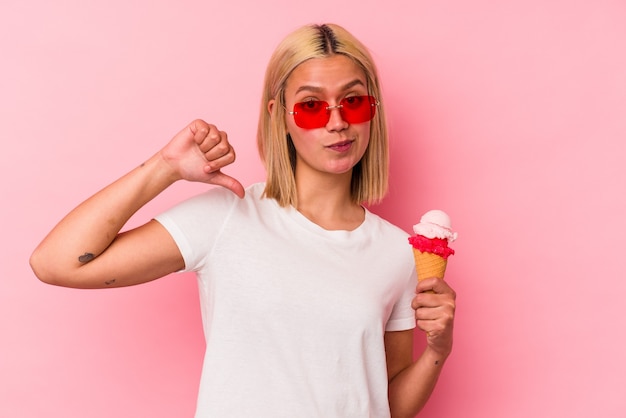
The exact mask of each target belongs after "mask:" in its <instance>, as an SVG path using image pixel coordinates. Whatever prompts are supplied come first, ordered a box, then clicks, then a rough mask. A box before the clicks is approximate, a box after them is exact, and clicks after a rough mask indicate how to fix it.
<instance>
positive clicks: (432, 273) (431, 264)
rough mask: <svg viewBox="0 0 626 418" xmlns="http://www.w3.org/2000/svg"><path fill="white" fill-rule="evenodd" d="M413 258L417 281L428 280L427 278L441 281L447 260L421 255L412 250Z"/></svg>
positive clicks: (419, 252)
mask: <svg viewBox="0 0 626 418" xmlns="http://www.w3.org/2000/svg"><path fill="white" fill-rule="evenodd" d="M413 257H414V258H415V269H416V270H417V280H418V281H420V280H424V279H428V278H429V277H437V278H438V279H443V276H444V274H445V273H446V265H447V264H448V260H446V259H444V258H443V257H441V256H439V255H437V254H433V253H423V252H421V251H419V250H417V249H415V248H413Z"/></svg>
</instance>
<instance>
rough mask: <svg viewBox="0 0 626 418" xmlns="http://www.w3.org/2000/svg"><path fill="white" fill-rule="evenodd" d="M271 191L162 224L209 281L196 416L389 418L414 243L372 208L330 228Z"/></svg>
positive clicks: (184, 207)
mask: <svg viewBox="0 0 626 418" xmlns="http://www.w3.org/2000/svg"><path fill="white" fill-rule="evenodd" d="M263 190H264V184H261V183H259V184H255V185H253V186H251V187H249V188H248V189H247V190H246V197H245V198H244V199H239V198H238V197H237V196H235V195H234V194H233V193H231V192H230V191H228V190H226V189H222V188H215V189H212V190H210V191H208V192H206V193H204V194H201V195H199V196H196V197H194V198H192V199H190V200H188V201H186V202H183V203H181V204H179V205H178V206H176V207H174V208H172V209H170V210H168V211H167V212H165V213H163V214H161V215H160V216H158V217H157V218H156V219H157V220H158V221H159V222H160V223H161V224H162V225H164V226H165V228H167V230H168V231H169V232H170V234H171V235H172V237H173V238H174V239H175V241H176V243H177V245H178V247H179V248H180V251H181V253H182V255H183V258H184V260H185V270H186V271H195V272H197V275H198V283H199V289H200V303H201V309H202V319H203V325H204V332H205V338H206V343H207V345H206V353H205V358H204V365H203V370H202V378H201V382H200V389H199V395H198V405H197V411H196V417H197V418H200V417H202V418H204V417H218V418H230V417H257V418H258V417H271V418H276V417H288V418H294V417H298V418H306V417H324V418H332V417H337V418H350V417H355V418H356V417H358V418H363V417H376V418H379V417H389V403H388V399H387V370H386V360H385V349H384V342H383V336H384V332H385V331H399V330H406V329H411V328H413V327H415V318H414V311H413V310H412V309H411V306H410V303H411V299H412V297H413V296H414V291H415V285H416V283H417V281H416V276H415V268H414V263H413V257H412V252H411V246H410V245H409V244H408V241H407V237H408V234H406V233H405V232H404V231H402V230H400V229H399V228H397V227H395V226H393V225H392V224H390V223H389V222H387V221H385V220H383V219H382V218H380V217H378V216H377V215H374V214H372V213H371V212H369V211H367V210H366V215H365V221H364V222H363V223H362V224H361V225H360V226H359V227H358V228H357V229H355V230H353V231H328V230H325V229H323V228H321V227H320V226H318V225H317V224H315V223H313V222H311V221H309V220H308V219H307V218H306V217H304V216H303V215H302V214H301V213H299V212H298V211H297V210H295V209H294V208H292V207H289V208H281V207H280V206H279V205H278V203H277V202H276V201H275V200H274V199H267V198H261V194H262V192H263Z"/></svg>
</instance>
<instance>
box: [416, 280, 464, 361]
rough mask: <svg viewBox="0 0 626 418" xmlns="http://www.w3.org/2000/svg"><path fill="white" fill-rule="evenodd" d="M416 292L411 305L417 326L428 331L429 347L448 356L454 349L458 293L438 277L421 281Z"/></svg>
mask: <svg viewBox="0 0 626 418" xmlns="http://www.w3.org/2000/svg"><path fill="white" fill-rule="evenodd" d="M429 291H432V293H430V292H429ZM415 292H416V293H417V294H416V296H415V297H414V298H413V301H412V302H411V307H412V308H413V309H415V319H417V326H418V328H419V329H421V330H422V331H424V332H426V338H427V343H428V347H429V348H431V349H432V350H434V351H436V352H437V353H439V354H441V355H443V356H447V355H448V354H450V352H451V351H452V330H453V328H454V311H455V308H456V293H455V292H454V290H452V288H451V287H450V286H449V285H448V284H447V283H446V282H445V281H444V280H441V279H437V278H430V279H425V280H422V281H420V282H419V283H418V284H417V287H416V289H415Z"/></svg>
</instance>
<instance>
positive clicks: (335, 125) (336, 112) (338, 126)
mask: <svg viewBox="0 0 626 418" xmlns="http://www.w3.org/2000/svg"><path fill="white" fill-rule="evenodd" d="M342 107H343V106H342V105H335V106H328V107H327V108H326V111H327V112H328V113H329V115H328V123H327V124H326V127H327V128H328V129H329V130H331V131H340V130H343V129H346V128H347V127H348V125H349V123H348V122H346V120H345V119H344V118H343V114H342V113H341V108H342Z"/></svg>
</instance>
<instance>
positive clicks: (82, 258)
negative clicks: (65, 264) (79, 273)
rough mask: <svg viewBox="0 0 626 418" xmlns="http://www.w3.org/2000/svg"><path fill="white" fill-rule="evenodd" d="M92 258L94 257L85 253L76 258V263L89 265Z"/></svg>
mask: <svg viewBox="0 0 626 418" xmlns="http://www.w3.org/2000/svg"><path fill="white" fill-rule="evenodd" d="M94 258H95V256H94V255H93V254H92V253H85V254H83V255H81V256H79V257H78V261H79V262H81V263H83V264H85V263H89V262H90V261H91V260H93V259H94Z"/></svg>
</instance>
